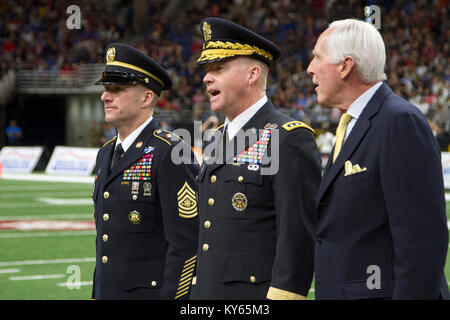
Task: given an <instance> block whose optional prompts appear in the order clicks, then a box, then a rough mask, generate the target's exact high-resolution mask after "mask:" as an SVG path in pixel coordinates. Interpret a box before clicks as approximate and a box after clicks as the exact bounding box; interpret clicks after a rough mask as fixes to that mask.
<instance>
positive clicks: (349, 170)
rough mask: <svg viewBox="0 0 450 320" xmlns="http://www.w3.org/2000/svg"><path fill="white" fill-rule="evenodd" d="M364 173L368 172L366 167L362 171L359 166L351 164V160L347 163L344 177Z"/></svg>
mask: <svg viewBox="0 0 450 320" xmlns="http://www.w3.org/2000/svg"><path fill="white" fill-rule="evenodd" d="M364 171H367V168H366V167H364V168H362V169H361V167H360V166H359V164H355V165H353V164H352V163H351V162H350V160H347V161H345V174H344V176H349V175H352V174H355V173H360V172H364Z"/></svg>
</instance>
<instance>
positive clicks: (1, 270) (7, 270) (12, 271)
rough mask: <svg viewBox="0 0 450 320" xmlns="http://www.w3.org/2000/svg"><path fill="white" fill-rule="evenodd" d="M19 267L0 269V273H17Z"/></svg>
mask: <svg viewBox="0 0 450 320" xmlns="http://www.w3.org/2000/svg"><path fill="white" fill-rule="evenodd" d="M17 272H20V269H0V273H17Z"/></svg>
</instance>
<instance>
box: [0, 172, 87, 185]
mask: <svg viewBox="0 0 450 320" xmlns="http://www.w3.org/2000/svg"><path fill="white" fill-rule="evenodd" d="M1 178H2V179H5V180H6V179H8V180H25V181H50V182H80V183H91V184H92V183H94V177H92V176H90V177H74V176H59V175H47V174H39V173H37V174H35V173H33V174H19V173H2V175H1Z"/></svg>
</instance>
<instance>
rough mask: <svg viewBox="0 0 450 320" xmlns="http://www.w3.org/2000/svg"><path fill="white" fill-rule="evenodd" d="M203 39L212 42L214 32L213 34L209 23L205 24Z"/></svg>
mask: <svg viewBox="0 0 450 320" xmlns="http://www.w3.org/2000/svg"><path fill="white" fill-rule="evenodd" d="M202 29H203V38H204V39H205V41H209V40H211V36H212V32H211V25H210V24H209V23H208V22H204V23H203V26H202Z"/></svg>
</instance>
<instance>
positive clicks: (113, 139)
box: [103, 136, 117, 146]
mask: <svg viewBox="0 0 450 320" xmlns="http://www.w3.org/2000/svg"><path fill="white" fill-rule="evenodd" d="M116 138H117V136H115V137H114V138H112V139H111V140H109V141H107V142H105V144H104V145H103V146H106V145H107V144H108V143H110V142H113V141H115V140H116Z"/></svg>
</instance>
